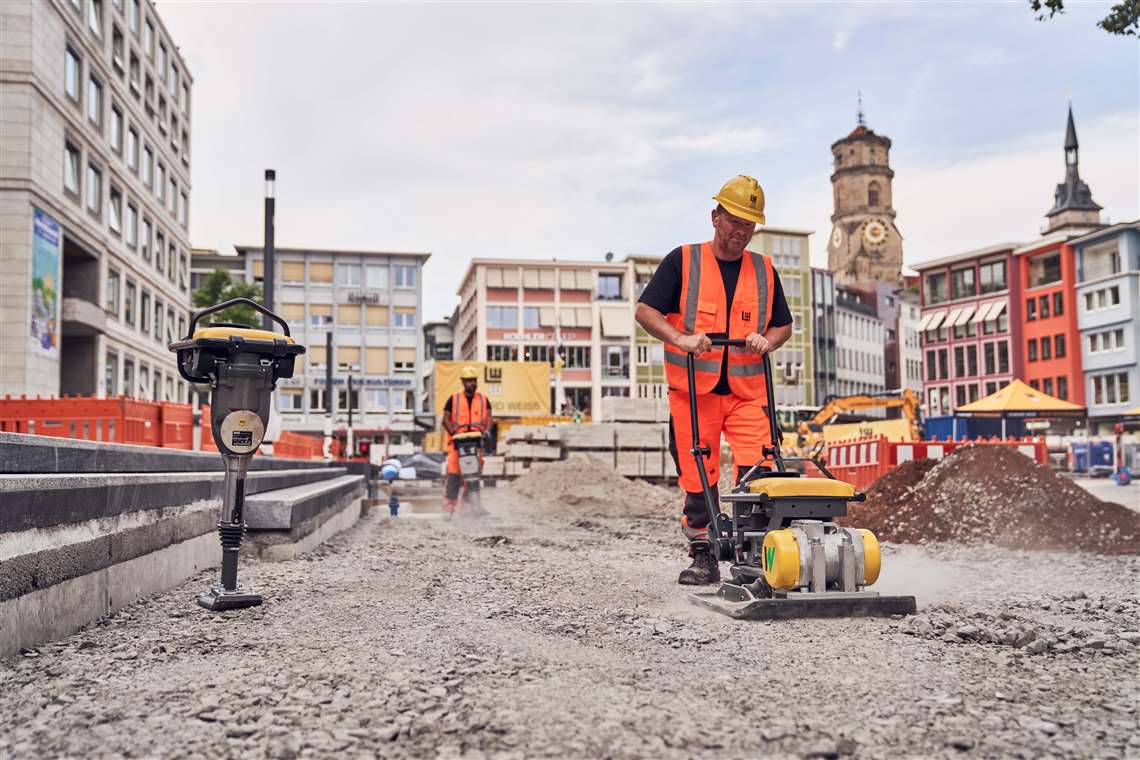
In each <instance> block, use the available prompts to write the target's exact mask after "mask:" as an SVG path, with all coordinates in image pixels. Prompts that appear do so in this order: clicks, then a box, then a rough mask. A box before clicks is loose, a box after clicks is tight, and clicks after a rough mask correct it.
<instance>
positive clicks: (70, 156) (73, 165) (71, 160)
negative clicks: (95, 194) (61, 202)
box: [63, 143, 79, 198]
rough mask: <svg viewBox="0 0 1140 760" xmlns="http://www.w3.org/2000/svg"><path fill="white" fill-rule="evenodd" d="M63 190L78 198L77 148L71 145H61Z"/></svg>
mask: <svg viewBox="0 0 1140 760" xmlns="http://www.w3.org/2000/svg"><path fill="white" fill-rule="evenodd" d="M63 189H64V190H66V191H67V192H69V193H71V194H72V195H74V196H75V197H76V198H78V197H79V148H77V147H75V146H74V145H72V144H71V143H64V145H63Z"/></svg>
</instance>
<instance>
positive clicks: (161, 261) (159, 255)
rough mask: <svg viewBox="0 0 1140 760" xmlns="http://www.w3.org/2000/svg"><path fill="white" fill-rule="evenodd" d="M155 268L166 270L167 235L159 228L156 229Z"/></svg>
mask: <svg viewBox="0 0 1140 760" xmlns="http://www.w3.org/2000/svg"><path fill="white" fill-rule="evenodd" d="M154 268H155V269H157V270H158V271H160V272H162V271H165V270H166V235H164V234H162V231H161V230H159V229H157V228H155V231H154Z"/></svg>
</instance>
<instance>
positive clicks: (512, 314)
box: [487, 306, 519, 330]
mask: <svg viewBox="0 0 1140 760" xmlns="http://www.w3.org/2000/svg"><path fill="white" fill-rule="evenodd" d="M518 325H519V309H518V307H517V306H488V307H487V327H492V328H495V329H500V330H514V329H517V328H518Z"/></svg>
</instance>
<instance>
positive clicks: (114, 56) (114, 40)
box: [111, 26, 126, 74]
mask: <svg viewBox="0 0 1140 760" xmlns="http://www.w3.org/2000/svg"><path fill="white" fill-rule="evenodd" d="M125 50H126V46H125V45H124V43H123V33H122V32H121V31H119V27H117V26H112V27H111V62H112V63H114V64H115V68H116V69H118V70H119V72H120V74H121V73H122V72H123V70H124V68H125V67H126V64H125V63H124V61H125V60H126V58H125V57H124V55H123V53H124V51H125Z"/></svg>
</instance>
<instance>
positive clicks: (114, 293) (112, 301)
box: [103, 269, 119, 317]
mask: <svg viewBox="0 0 1140 760" xmlns="http://www.w3.org/2000/svg"><path fill="white" fill-rule="evenodd" d="M103 309H104V310H105V311H106V312H107V313H108V314H110V315H112V316H115V317H117V316H119V270H118V269H108V270H107V287H106V292H105V293H104V301H103Z"/></svg>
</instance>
